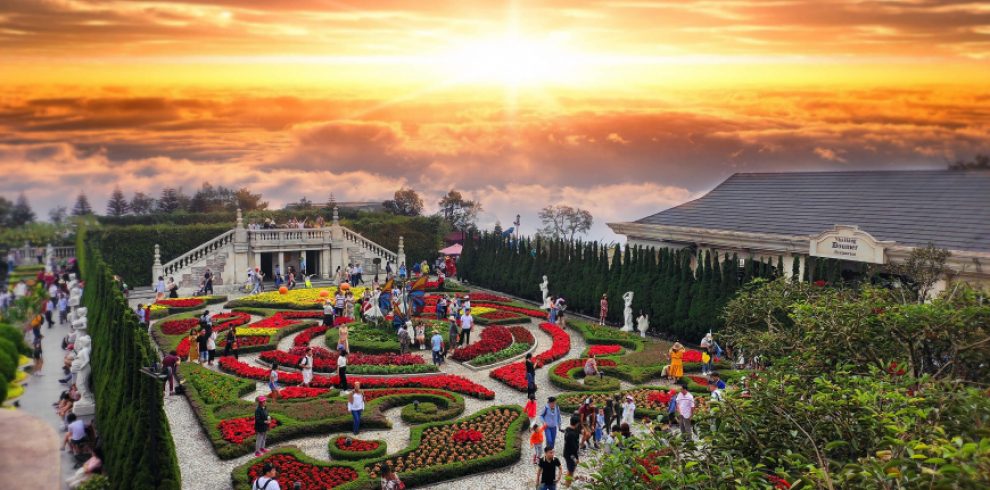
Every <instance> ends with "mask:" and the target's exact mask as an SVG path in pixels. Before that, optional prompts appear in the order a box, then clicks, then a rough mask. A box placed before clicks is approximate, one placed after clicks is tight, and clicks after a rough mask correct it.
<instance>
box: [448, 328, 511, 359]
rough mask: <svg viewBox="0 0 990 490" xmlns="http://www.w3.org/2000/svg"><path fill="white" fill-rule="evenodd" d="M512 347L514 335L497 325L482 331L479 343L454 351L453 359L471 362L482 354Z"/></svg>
mask: <svg viewBox="0 0 990 490" xmlns="http://www.w3.org/2000/svg"><path fill="white" fill-rule="evenodd" d="M510 345H512V334H511V333H509V329H508V328H505V327H502V326H498V325H496V326H493V327H487V328H485V329H484V330H482V331H481V338H480V339H479V340H478V341H477V342H475V343H473V344H471V345H469V346H467V347H460V348H457V349H454V353H453V354H451V357H452V358H453V359H454V360H455V361H460V362H465V361H470V360H471V359H474V358H475V357H478V356H480V355H482V354H490V353H492V352H498V351H500V350H502V349H505V348H506V347H508V346H510Z"/></svg>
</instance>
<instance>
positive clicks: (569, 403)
mask: <svg viewBox="0 0 990 490" xmlns="http://www.w3.org/2000/svg"><path fill="white" fill-rule="evenodd" d="M619 394H620V395H622V397H623V398H624V397H625V396H626V395H631V396H632V397H633V401H634V402H635V403H636V409H637V410H640V409H646V410H652V411H662V412H664V413H666V411H667V404H668V403H669V402H670V399H671V398H672V397H674V396H675V395H677V390H674V389H671V390H670V391H662V390H657V389H656V388H634V389H631V390H627V391H622V392H619ZM613 395H614V393H565V394H563V395H560V396H559V397H557V401H558V403H560V407H561V410H576V409H577V408H578V407H579V406H580V405H581V403H582V402H583V401H584V400H586V399H588V398H591V403H593V404H594V405H595V406H596V407H601V406H604V405H605V402H606V401H607V400H608V399H610V398H612V397H613Z"/></svg>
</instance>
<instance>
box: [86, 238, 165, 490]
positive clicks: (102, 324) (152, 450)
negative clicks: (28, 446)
mask: <svg viewBox="0 0 990 490" xmlns="http://www.w3.org/2000/svg"><path fill="white" fill-rule="evenodd" d="M87 235H88V234H87V232H86V230H85V228H80V230H79V234H78V236H77V244H76V257H77V258H78V260H79V266H80V272H81V274H82V277H83V279H85V281H86V288H85V290H84V292H83V298H82V304H83V305H85V306H86V307H87V308H88V311H89V315H88V319H89V333H90V335H91V336H92V338H93V351H92V356H91V367H92V378H91V383H92V388H93V393H94V395H95V398H96V426H97V427H98V428H99V429H98V430H99V431H100V438H101V439H102V441H103V446H104V459H103V471H104V472H105V473H106V475H107V476H108V477H109V479H110V482H111V485H110V487H111V488H114V489H117V488H120V489H130V488H147V489H162V490H165V489H169V490H171V489H179V488H181V486H182V484H181V475H180V474H179V465H178V462H177V460H176V456H175V446H174V445H173V442H172V437H171V433H170V431H169V426H168V419H166V418H165V412H164V410H163V409H162V393H163V391H164V389H163V388H162V384H161V382H160V381H158V380H156V379H154V378H151V377H149V376H146V375H144V374H142V373H141V371H140V369H141V368H142V367H144V366H149V365H151V363H152V362H153V361H155V360H157V359H156V357H157V356H156V354H155V352H154V350H153V349H152V347H151V343H150V341H149V338H148V336H147V335H146V334H145V329H144V328H142V327H141V326H140V324H139V323H138V319H137V316H136V315H135V314H134V312H133V311H132V310H131V308H130V307H129V306H128V304H127V300H126V299H124V297H123V295H122V294H121V293H120V290H119V288H118V287H116V285H115V284H114V281H113V273H112V272H111V269H110V268H109V267H108V265H107V263H106V262H104V260H103V257H102V255H101V252H100V247H99V244H100V240H87ZM108 243H115V244H118V246H115V247H114V253H115V254H116V253H117V252H120V253H122V254H126V252H127V250H128V249H130V248H132V246H134V245H135V244H134V243H130V242H128V241H126V240H121V241H116V242H108ZM122 243H127V244H128V246H126V247H121V246H119V244H122ZM146 267H149V266H147V265H146Z"/></svg>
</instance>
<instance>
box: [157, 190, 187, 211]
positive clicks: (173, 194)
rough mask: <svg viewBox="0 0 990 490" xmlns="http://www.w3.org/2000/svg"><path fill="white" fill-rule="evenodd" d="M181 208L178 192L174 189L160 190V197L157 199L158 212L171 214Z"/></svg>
mask: <svg viewBox="0 0 990 490" xmlns="http://www.w3.org/2000/svg"><path fill="white" fill-rule="evenodd" d="M181 207H182V203H181V201H180V199H179V191H178V190H176V189H175V188H174V187H166V188H164V189H162V197H160V198H159V199H158V212H159V213H166V214H171V213H174V212H176V211H178V210H179V209H180V208H181Z"/></svg>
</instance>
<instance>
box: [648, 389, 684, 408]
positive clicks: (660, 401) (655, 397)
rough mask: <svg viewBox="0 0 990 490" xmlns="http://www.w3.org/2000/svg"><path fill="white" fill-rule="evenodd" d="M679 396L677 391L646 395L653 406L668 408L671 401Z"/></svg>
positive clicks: (655, 392) (656, 392)
mask: <svg viewBox="0 0 990 490" xmlns="http://www.w3.org/2000/svg"><path fill="white" fill-rule="evenodd" d="M676 395H677V390H670V391H654V392H652V393H650V394H649V395H646V400H647V401H648V402H649V403H650V404H652V405H653V406H658V407H666V406H667V404H669V403H670V400H671V399H672V398H674V396H676Z"/></svg>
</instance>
